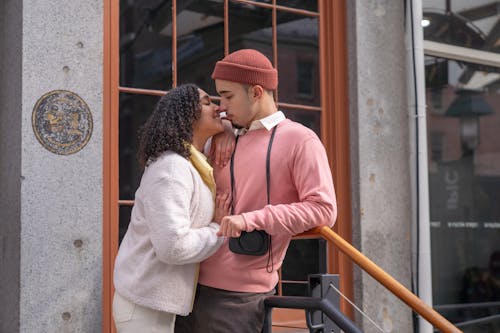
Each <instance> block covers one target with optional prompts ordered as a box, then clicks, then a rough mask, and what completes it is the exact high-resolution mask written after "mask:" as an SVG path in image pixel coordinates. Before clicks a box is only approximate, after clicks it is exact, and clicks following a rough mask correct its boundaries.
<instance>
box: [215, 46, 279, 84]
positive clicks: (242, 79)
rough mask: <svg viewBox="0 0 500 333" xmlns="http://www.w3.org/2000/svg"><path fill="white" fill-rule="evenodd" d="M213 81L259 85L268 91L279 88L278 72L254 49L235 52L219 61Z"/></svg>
mask: <svg viewBox="0 0 500 333" xmlns="http://www.w3.org/2000/svg"><path fill="white" fill-rule="evenodd" d="M212 79H214V80H215V79H220V80H226V81H232V82H239V83H244V84H251V85H256V84H258V85H261V86H262V87H264V88H265V89H268V90H275V89H276V87H277V86H278V72H277V71H276V69H274V68H273V65H272V64H271V62H270V61H269V59H268V58H267V57H266V56H265V55H263V54H262V53H260V52H259V51H256V50H252V49H242V50H238V51H235V52H233V53H230V54H228V55H227V56H225V57H224V59H222V60H221V61H217V63H216V64H215V69H214V72H213V73H212Z"/></svg>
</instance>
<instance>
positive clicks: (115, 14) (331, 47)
mask: <svg viewBox="0 0 500 333" xmlns="http://www.w3.org/2000/svg"><path fill="white" fill-rule="evenodd" d="M231 2H244V3H249V4H253V5H255V6H259V7H267V8H271V9H272V13H273V14H272V15H273V18H272V20H273V26H276V11H277V10H286V11H290V12H294V13H297V14H303V15H308V16H317V17H319V24H320V27H319V52H320V54H319V57H320V59H319V60H320V73H322V74H321V79H320V92H321V107H314V106H304V105H296V104H289V103H278V105H279V106H282V107H296V108H299V109H302V110H309V111H313V112H314V111H316V112H317V111H321V139H322V142H323V144H324V145H325V148H326V152H327V155H328V159H329V162H330V165H331V166H332V168H333V177H334V180H335V188H336V192H337V201H338V218H337V223H336V224H335V226H334V230H335V231H336V232H337V233H338V234H339V235H340V236H341V237H343V238H344V239H345V240H347V241H348V242H351V238H352V237H351V230H352V228H351V189H350V186H351V185H350V181H351V177H350V154H349V109H348V91H347V40H346V0H333V1H331V0H318V13H319V14H318V13H316V14H317V15H315V14H314V13H313V12H309V11H306V10H300V9H291V8H287V7H284V6H279V5H276V0H273V2H272V4H267V3H261V2H254V1H250V0H231ZM228 3H229V0H225V1H224V25H225V28H224V54H228V50H229V36H228V26H227V25H228V17H229V13H228V7H229V6H228ZM103 10H104V38H103V42H104V52H103V53H104V54H103V55H104V59H103V60H104V62H103V78H104V86H103V155H104V156H103V193H104V194H103V195H104V198H103V205H104V206H103V230H102V233H103V240H102V241H103V269H102V271H103V284H102V331H103V332H106V333H108V332H115V329H114V325H113V324H112V315H111V307H112V299H113V293H114V288H113V266H114V258H115V256H116V254H117V251H118V221H119V207H120V206H124V205H132V204H133V201H131V200H120V198H119V183H118V170H119V148H118V147H119V146H118V144H119V142H118V140H119V136H118V132H119V123H118V110H119V94H120V92H128V93H134V94H146V95H157V96H161V95H163V94H164V93H165V92H164V91H159V90H146V89H138V88H129V87H120V85H119V57H120V54H119V37H120V36H119V34H120V32H119V1H117V0H115V1H113V0H104V7H103ZM176 12H177V10H176V1H173V3H172V13H173V15H172V25H173V31H172V32H173V34H172V35H173V36H172V64H173V66H172V80H173V82H172V85H173V86H174V87H175V86H176V85H177V64H176V53H177V52H176V44H177V43H176V31H175V29H176V28H175V27H176V24H175V21H176V15H175V13H176ZM276 38H277V36H276V29H273V59H274V65H275V66H277V59H278V57H277V52H278V50H277V43H276ZM277 98H278V97H277ZM278 101H279V100H278ZM327 269H328V272H329V273H339V274H340V275H341V277H342V278H341V279H340V290H341V291H342V292H343V293H344V294H345V295H346V296H347V297H349V298H351V299H352V296H353V281H352V280H353V272H352V262H351V261H350V260H349V259H348V258H347V257H346V256H344V255H342V254H341V253H340V252H339V251H338V250H337V249H335V248H334V247H333V246H332V245H331V244H328V245H327ZM341 310H342V311H343V312H344V313H346V314H347V315H348V316H350V317H351V318H353V310H352V308H351V307H350V306H349V304H348V303H347V302H345V301H341Z"/></svg>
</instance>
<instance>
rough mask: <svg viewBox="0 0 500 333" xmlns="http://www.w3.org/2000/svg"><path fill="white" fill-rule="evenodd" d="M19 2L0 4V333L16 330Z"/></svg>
mask: <svg viewBox="0 0 500 333" xmlns="http://www.w3.org/2000/svg"><path fill="white" fill-rule="evenodd" d="M22 8H23V6H22V1H17V0H7V1H0V185H1V191H0V300H2V304H1V305H0V332H17V330H18V329H19V268H20V261H19V258H20V229H21V224H20V214H21V116H22V113H21V105H22V101H21V96H22V91H21V83H22V80H21V59H22V57H21V52H22V42H21V41H22V31H23V29H22V23H23V21H22Z"/></svg>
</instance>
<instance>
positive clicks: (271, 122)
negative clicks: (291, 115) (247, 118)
mask: <svg viewBox="0 0 500 333" xmlns="http://www.w3.org/2000/svg"><path fill="white" fill-rule="evenodd" d="M285 119H286V117H285V114H284V113H283V112H282V111H278V112H275V113H273V114H270V115H269V116H267V117H264V118H262V119H257V120H254V121H252V123H251V124H250V127H248V129H246V128H241V129H240V130H239V131H238V132H237V135H243V134H245V133H246V132H247V131H253V130H256V129H261V128H265V129H267V130H268V131H269V130H270V129H272V128H273V127H274V126H276V125H278V124H279V123H280V122H282V121H283V120H285Z"/></svg>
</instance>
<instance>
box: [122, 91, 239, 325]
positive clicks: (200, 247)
mask: <svg viewBox="0 0 500 333" xmlns="http://www.w3.org/2000/svg"><path fill="white" fill-rule="evenodd" d="M218 111H219V108H218V106H217V105H215V104H214V103H212V101H211V100H210V97H209V96H208V94H207V93H206V92H204V91H203V90H201V89H199V88H197V87H196V86H195V85H192V84H187V85H182V86H180V87H177V88H174V89H172V90H170V91H169V92H168V93H167V94H166V95H165V96H163V97H162V98H161V99H160V101H159V102H158V104H157V105H156V107H155V110H154V112H153V114H152V115H151V117H150V118H149V119H148V120H147V122H146V124H145V125H144V127H143V128H142V130H141V133H140V137H139V140H140V142H139V153H138V158H139V162H140V164H141V165H142V166H143V167H145V170H144V174H143V176H142V179H141V183H140V186H139V188H138V190H137V192H136V193H135V203H134V207H133V209H132V214H131V219H130V224H129V227H128V230H127V232H126V234H125V236H124V238H123V241H122V243H121V245H120V249H119V251H118V255H117V257H116V261H115V270H114V285H115V289H116V291H115V295H114V299H113V317H114V320H115V324H116V328H117V331H118V332H119V333H122V332H174V323H175V315H176V314H178V315H187V314H188V313H189V312H191V309H192V305H193V300H194V292H195V286H196V283H197V277H198V263H199V262H200V261H202V260H204V259H206V258H207V257H209V256H210V255H212V254H213V253H214V252H215V251H216V250H217V249H218V248H219V246H220V245H221V244H222V239H221V238H218V237H217V236H216V234H217V231H218V230H219V225H218V223H219V222H220V220H221V218H222V217H223V216H225V215H228V213H229V211H228V210H229V203H230V202H229V195H228V194H227V193H224V194H222V195H218V196H217V198H215V183H214V179H213V175H212V168H211V167H210V165H209V164H208V163H207V161H206V159H205V156H204V155H203V154H201V153H200V151H202V150H203V147H204V145H205V142H206V141H207V139H208V138H209V137H211V136H213V135H214V134H217V133H219V132H221V131H223V125H222V122H221V119H220V116H219V112H218ZM214 199H215V200H214ZM214 211H215V212H214Z"/></svg>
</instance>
